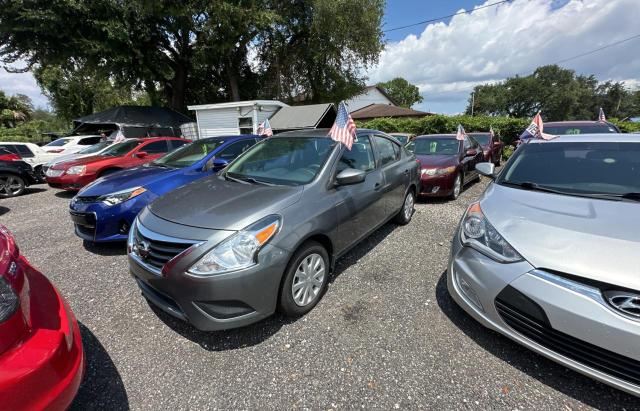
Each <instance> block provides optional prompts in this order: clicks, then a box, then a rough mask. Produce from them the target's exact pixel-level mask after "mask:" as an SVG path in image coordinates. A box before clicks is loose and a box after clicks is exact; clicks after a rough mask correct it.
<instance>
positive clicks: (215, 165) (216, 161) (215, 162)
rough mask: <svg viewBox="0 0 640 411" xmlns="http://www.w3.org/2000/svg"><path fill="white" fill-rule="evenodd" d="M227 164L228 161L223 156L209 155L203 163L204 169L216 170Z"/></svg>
mask: <svg viewBox="0 0 640 411" xmlns="http://www.w3.org/2000/svg"><path fill="white" fill-rule="evenodd" d="M228 164H229V161H227V160H225V159H224V158H216V157H215V156H214V157H211V158H210V159H209V160H208V161H207V163H206V164H205V165H204V171H218V170H222V169H223V168H225V167H226V166H227V165H228Z"/></svg>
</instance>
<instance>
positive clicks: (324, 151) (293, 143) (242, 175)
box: [227, 137, 336, 185]
mask: <svg viewBox="0 0 640 411" xmlns="http://www.w3.org/2000/svg"><path fill="white" fill-rule="evenodd" d="M335 144H336V143H335V142H334V141H333V140H331V139H330V138H328V137H275V138H274V137H272V138H268V139H265V140H264V141H262V142H261V143H260V144H256V145H255V146H253V147H252V148H250V149H249V150H247V152H246V153H245V154H244V155H242V156H241V157H239V158H238V159H237V160H236V161H234V162H233V163H231V165H229V167H227V174H228V175H229V176H230V177H232V178H238V179H246V178H249V179H254V180H258V181H262V182H267V183H272V184H289V185H300V184H307V183H309V182H311V181H312V180H313V179H314V178H315V177H316V175H317V174H318V171H320V168H322V165H323V164H324V162H325V161H326V160H327V157H328V156H329V153H330V152H331V149H332V148H333V147H334V146H335Z"/></svg>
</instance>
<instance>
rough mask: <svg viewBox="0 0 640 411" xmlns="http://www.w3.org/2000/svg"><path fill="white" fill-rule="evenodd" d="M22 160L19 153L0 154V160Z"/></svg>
mask: <svg viewBox="0 0 640 411" xmlns="http://www.w3.org/2000/svg"><path fill="white" fill-rule="evenodd" d="M20 160H22V159H21V158H20V156H19V155H17V154H0V161H20Z"/></svg>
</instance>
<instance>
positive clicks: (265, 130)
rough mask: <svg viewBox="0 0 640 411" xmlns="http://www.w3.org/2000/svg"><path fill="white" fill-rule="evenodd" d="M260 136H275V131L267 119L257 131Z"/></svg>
mask: <svg viewBox="0 0 640 411" xmlns="http://www.w3.org/2000/svg"><path fill="white" fill-rule="evenodd" d="M257 133H258V135H259V136H267V137H271V136H272V135H273V130H272V129H271V124H269V119H268V118H266V119H265V120H264V121H263V122H262V123H260V125H259V126H258V131H257Z"/></svg>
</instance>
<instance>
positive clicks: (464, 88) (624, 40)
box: [427, 34, 640, 96]
mask: <svg viewBox="0 0 640 411" xmlns="http://www.w3.org/2000/svg"><path fill="white" fill-rule="evenodd" d="M637 38H640V34H636V35H633V36H631V37H627V38H626V39H622V40H618V41H615V42H613V43H609V44H605V45H604V46H602V47H598V48H597V49H593V50H589V51H587V52H584V53H581V54H576V55H575V56H571V57H567V58H566V59H562V60H558V61H556V62H553V63H550V65H553V64H560V63H566V62H567V61H571V60H575V59H578V58H580V57H585V56H589V55H591V54H594V53H597V52H599V51H602V50H605V49H608V48H610V47H614V46H617V45H619V44H622V43H626V42H627V41H631V40H634V39H637ZM534 71H535V70H534ZM529 74H533V71H529V72H528V73H525V74H524V75H529ZM516 75H517V74H516ZM521 75H522V74H521ZM473 87H475V86H471V87H469V86H466V87H463V88H460V89H456V90H445V91H439V92H436V93H431V94H427V96H437V95H440V94H447V93H458V92H460V91H465V90H468V89H469V88H473Z"/></svg>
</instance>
